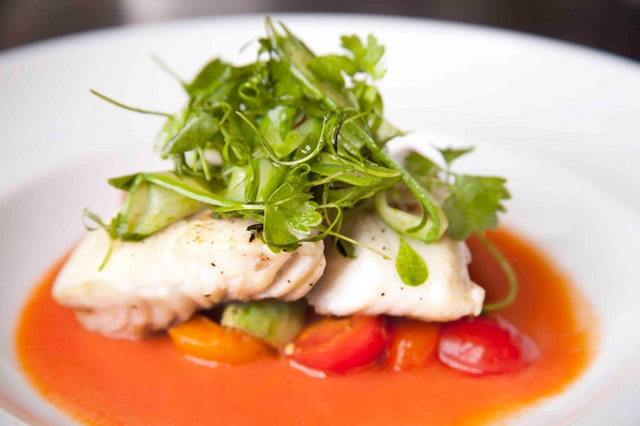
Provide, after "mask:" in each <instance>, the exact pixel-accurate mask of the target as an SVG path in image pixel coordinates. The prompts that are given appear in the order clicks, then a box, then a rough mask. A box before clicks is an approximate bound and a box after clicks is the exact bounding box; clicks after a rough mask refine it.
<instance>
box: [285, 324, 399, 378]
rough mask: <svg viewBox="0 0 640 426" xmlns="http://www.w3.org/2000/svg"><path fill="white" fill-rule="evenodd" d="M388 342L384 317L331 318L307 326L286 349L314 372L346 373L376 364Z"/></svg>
mask: <svg viewBox="0 0 640 426" xmlns="http://www.w3.org/2000/svg"><path fill="white" fill-rule="evenodd" d="M386 341H387V332H386V327H385V324H384V322H383V321H382V319H381V318H380V317H369V316H354V317H348V318H330V317H327V318H323V319H322V320H320V321H318V322H316V323H313V324H311V325H310V326H308V327H306V328H305V329H304V330H303V331H302V333H300V335H298V337H297V338H296V339H295V340H294V341H293V342H292V343H290V344H289V345H287V347H285V354H286V355H287V356H288V357H289V358H290V359H291V360H293V361H294V362H296V363H297V364H300V365H302V366H304V367H307V368H310V369H314V370H320V371H324V372H333V373H343V372H345V371H348V370H351V369H354V368H357V367H362V366H364V365H368V364H370V363H372V362H373V361H375V360H376V358H378V356H379V355H380V354H381V353H382V352H383V351H384V349H385V346H386Z"/></svg>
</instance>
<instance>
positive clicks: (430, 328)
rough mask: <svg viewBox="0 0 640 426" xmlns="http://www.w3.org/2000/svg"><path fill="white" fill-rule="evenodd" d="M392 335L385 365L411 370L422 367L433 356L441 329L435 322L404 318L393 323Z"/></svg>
mask: <svg viewBox="0 0 640 426" xmlns="http://www.w3.org/2000/svg"><path fill="white" fill-rule="evenodd" d="M390 336H391V340H390V342H389V347H388V348H387V357H386V360H385V367H386V368H389V369H391V370H394V371H411V370H416V369H419V368H422V367H423V366H424V365H425V364H426V363H427V362H428V361H429V359H431V358H432V356H433V354H434V352H435V351H436V348H437V346H438V339H439V337H440V329H439V327H438V326H437V325H436V324H434V323H429V322H423V321H418V320H411V319H404V318H402V319H399V320H396V321H394V322H393V323H392V324H391V328H390ZM433 358H434V359H435V357H433Z"/></svg>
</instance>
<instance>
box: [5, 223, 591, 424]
mask: <svg viewBox="0 0 640 426" xmlns="http://www.w3.org/2000/svg"><path fill="white" fill-rule="evenodd" d="M491 238H492V240H493V241H494V242H495V243H496V244H497V245H498V247H499V248H500V249H501V250H502V251H503V253H505V255H506V256H507V257H508V259H509V260H510V262H511V263H512V265H513V267H514V269H515V271H516V273H517V275H518V277H519V280H520V292H519V295H518V298H517V300H516V302H515V303H514V304H513V305H511V306H510V307H509V308H507V309H504V310H503V311H501V312H500V313H501V315H503V316H504V317H505V318H507V319H508V320H510V321H511V322H512V323H513V324H514V325H516V326H517V327H519V328H520V329H521V330H523V331H524V332H526V333H528V334H529V335H530V336H531V337H532V338H533V339H534V340H535V341H536V343H537V344H538V346H539V349H540V351H541V356H540V358H538V359H537V360H536V361H535V362H534V363H533V364H532V365H530V366H529V367H527V368H525V369H524V370H522V371H519V372H517V373H513V374H504V375H495V376H480V377H476V376H470V375H467V374H464V373H460V372H457V371H454V370H452V369H449V368H447V367H445V366H444V365H442V364H440V363H439V362H438V361H437V360H435V359H434V361H433V362H432V363H430V364H429V365H427V366H425V367H424V368H423V369H421V370H419V371H410V372H393V371H389V370H383V369H375V368H372V369H369V370H365V371H358V372H355V373H351V374H346V375H343V376H335V377H330V378H326V379H318V378H312V377H309V376H307V375H306V374H304V373H303V372H301V371H299V370H297V369H294V368H292V367H291V366H290V365H289V364H288V363H287V362H286V361H285V360H284V359H282V358H274V359H266V360H263V361H259V362H256V363H253V364H249V365H245V366H237V367H211V366H205V365H199V364H196V363H194V362H193V361H190V360H188V359H185V358H184V357H183V356H182V355H180V353H179V352H178V351H177V350H176V349H175V348H174V347H173V346H172V344H171V342H170V341H169V339H168V338H162V337H161V338H155V339H151V340H145V341H139V342H131V341H125V340H112V339H108V338H105V337H102V336H101V335H99V334H97V333H92V332H89V331H86V330H85V329H83V328H82V327H81V326H80V325H79V324H78V322H77V321H76V319H75V317H74V314H73V312H72V311H71V310H69V309H65V308H62V307H60V306H58V305H57V304H56V303H55V302H54V301H53V300H52V299H51V296H50V290H51V285H52V281H53V280H54V278H55V276H56V273H57V272H58V270H59V269H60V266H61V265H62V263H63V262H62V261H61V262H60V264H58V265H56V266H55V267H54V268H53V269H52V270H51V271H50V272H49V273H48V274H47V275H46V276H45V277H44V278H43V280H42V283H41V284H40V285H39V286H38V287H37V289H36V290H35V292H34V293H33V295H32V296H31V298H30V299H29V301H28V303H27V305H26V306H25V308H24V311H23V314H22V317H21V318H20V322H19V326H18V330H17V351H18V356H19V359H20V362H21V364H22V367H23V369H24V372H25V374H26V375H27V376H28V377H29V379H30V380H31V382H32V383H33V385H34V386H35V387H36V388H37V389H38V390H39V391H40V393H41V394H42V395H43V396H44V397H45V398H46V399H47V400H49V401H50V402H52V403H53V404H54V405H56V406H57V407H59V408H60V409H61V410H63V411H64V412H66V413H67V414H68V415H69V416H71V417H73V418H74V419H77V420H78V421H80V422H83V423H87V424H95V425H150V424H167V425H168V424H171V425H189V426H197V425H205V424H213V423H215V424H234V425H245V424H246V425H255V424H303V423H304V424H306V425H315V424H318V425H320V424H336V423H339V424H371V425H373V424H403V425H412V424H416V425H423V424H438V425H445V424H469V425H471V424H473V425H476V424H479V423H484V422H490V421H495V420H497V419H501V418H504V417H508V416H509V415H513V414H517V413H518V412H520V411H521V410H523V409H526V407H529V406H531V405H533V404H534V403H535V402H536V401H539V400H541V399H542V398H545V397H549V396H553V395H557V394H559V393H560V392H562V391H563V389H565V388H566V387H567V385H568V384H570V383H571V381H572V380H574V379H576V377H578V375H579V374H580V373H581V372H582V371H583V370H584V369H585V368H586V366H587V364H588V361H589V359H590V358H591V356H592V354H593V347H594V340H595V337H596V334H597V332H596V330H595V328H596V324H597V322H596V320H595V319H594V317H593V315H592V313H591V311H590V309H589V307H588V306H587V304H586V302H585V301H584V300H582V299H581V298H580V297H579V295H577V294H576V293H575V291H574V289H573V288H572V286H571V283H570V282H569V281H568V279H567V277H566V276H564V275H563V274H562V273H560V272H559V271H558V270H557V269H556V268H555V267H554V266H553V264H552V262H549V260H548V259H546V258H545V256H544V255H543V254H542V253H540V251H539V250H537V249H536V248H535V247H532V246H531V245H530V244H529V243H527V242H526V241H524V240H522V239H521V238H520V237H518V236H516V235H514V234H513V233H510V232H507V231H504V230H501V231H499V232H497V233H494V234H492V235H491ZM470 247H471V249H472V252H473V256H474V261H473V263H472V265H471V274H472V277H473V278H474V280H476V282H478V283H479V284H481V285H482V286H484V287H485V288H486V289H487V295H488V300H492V299H496V298H499V297H500V292H501V290H502V289H504V287H505V282H504V278H503V277H502V274H501V272H500V270H499V269H498V267H497V266H496V265H495V263H494V262H493V261H492V259H491V258H490V257H489V256H488V255H487V254H486V253H485V252H484V251H483V250H482V248H481V246H480V245H479V244H478V243H477V242H475V241H470Z"/></svg>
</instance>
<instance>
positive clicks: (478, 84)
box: [0, 15, 640, 425]
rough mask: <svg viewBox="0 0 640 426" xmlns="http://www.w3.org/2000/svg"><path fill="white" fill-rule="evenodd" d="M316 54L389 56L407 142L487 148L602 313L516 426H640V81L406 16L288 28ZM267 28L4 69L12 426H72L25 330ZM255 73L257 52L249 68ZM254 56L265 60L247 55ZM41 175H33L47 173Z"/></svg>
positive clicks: (536, 237)
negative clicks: (208, 80) (140, 110)
mask: <svg viewBox="0 0 640 426" xmlns="http://www.w3.org/2000/svg"><path fill="white" fill-rule="evenodd" d="M278 18H281V19H282V20H283V21H284V22H285V23H286V24H287V25H288V26H289V27H290V28H291V29H292V30H293V31H294V32H296V33H297V34H298V35H300V36H301V37H302V38H303V39H304V40H306V41H307V42H308V44H309V45H310V46H311V47H312V48H313V49H315V50H316V51H318V52H326V51H329V50H335V49H336V48H337V47H338V45H339V36H340V35H341V34H343V33H358V34H360V35H366V34H368V33H375V35H376V36H377V37H378V39H379V40H380V41H381V42H382V43H383V44H385V45H386V47H387V56H386V63H387V67H388V73H387V76H386V78H385V79H384V80H383V82H382V84H381V89H382V92H383V95H384V97H385V100H386V105H387V111H388V116H389V118H390V119H391V120H392V121H393V122H394V123H396V124H397V125H399V126H400V127H402V128H405V129H412V130H415V133H414V134H412V135H411V136H410V137H409V139H408V141H407V142H405V143H416V142H418V141H419V142H422V143H424V142H425V141H428V142H429V143H431V142H433V143H435V144H437V145H440V146H446V145H449V144H456V145H468V144H474V145H476V146H477V150H476V153H475V154H474V155H473V156H472V157H471V158H469V160H465V162H464V164H462V163H461V164H460V166H461V167H466V168H467V169H473V170H474V171H478V170H481V171H483V172H488V173H492V174H500V175H504V176H506V177H508V178H509V180H510V188H511V190H512V192H513V194H514V197H515V198H514V200H513V201H511V202H509V204H508V207H509V214H508V215H507V216H506V217H505V218H504V219H505V222H507V223H509V224H510V225H511V226H513V227H515V228H516V229H517V230H518V231H519V232H521V233H523V234H525V235H526V236H528V237H529V238H530V239H531V240H533V241H534V242H536V243H537V244H539V245H540V246H542V247H543V248H544V250H545V251H546V252H547V253H548V254H550V255H551V256H552V257H553V258H555V259H556V261H557V263H558V264H559V265H560V267H561V268H562V269H563V270H564V271H566V272H567V273H568V274H569V275H570V276H571V277H572V278H573V280H574V281H575V282H576V283H578V285H579V286H580V288H581V290H582V292H583V293H584V294H585V295H586V297H587V298H588V299H589V300H591V301H592V303H593V304H594V305H595V306H596V311H597V315H598V316H599V318H600V320H601V335H602V341H601V344H600V349H599V352H598V355H597V357H596V359H595V360H594V362H593V364H592V365H591V367H590V368H589V370H588V371H587V372H586V374H585V375H584V376H583V377H581V378H580V379H579V380H578V381H577V382H576V383H575V384H574V385H573V386H572V387H571V388H570V389H569V390H567V392H565V393H564V394H562V395H561V396H559V397H557V398H553V399H551V400H549V401H546V402H544V403H542V404H539V405H538V406H536V407H533V408H532V409H531V410H529V411H527V412H526V413H524V414H523V415H522V416H521V417H519V419H518V421H517V423H522V424H532V425H533V424H550V423H556V424H557V423H562V422H564V423H568V422H577V423H582V424H594V423H596V424H598V423H599V424H602V423H608V424H610V423H616V424H638V423H640V406H639V405H638V404H637V403H636V401H637V400H638V398H640V321H639V320H640V268H639V267H638V259H639V258H640V250H639V249H638V241H640V223H639V221H638V212H640V189H639V188H640V173H639V172H638V171H637V170H636V163H637V162H638V160H640V143H638V142H640V141H639V140H638V137H639V135H640V119H638V117H640V67H639V66H638V65H637V64H635V63H632V62H630V61H625V60H622V59H618V58H615V57H612V56H608V55H604V54H599V53H597V52H593V51H589V50H585V49H581V48H577V47H574V46H570V45H563V44H559V43H555V42H551V41H548V40H545V39H538V38H532V37H528V36H522V35H518V34H514V33H509V32H503V31H494V30H487V29H482V28H477V27H472V26H464V25H452V24H444V23H439V22H433V21H428V20H412V19H400V18H382V17H363V16H352V15H349V16H346V15H343V16H335V15H307V16H300V15H290V16H280V17H278ZM262 34H263V17H260V16H248V17H247V16H236V17H225V18H215V19H203V20H191V21H186V22H180V23H174V24H167V25H156V26H150V27H141V28H128V29H119V30H113V31H103V32H96V33H91V34H87V35H81V36H73V37H68V38H64V39H60V40H57V41H52V42H45V43H40V44H36V45H32V46H29V47H26V48H22V49H17V50H13V51H9V52H6V53H4V54H2V55H0V137H1V138H2V142H1V143H2V144H3V153H2V156H0V166H1V167H0V182H2V183H1V185H2V190H0V408H1V409H0V423H2V422H3V421H4V422H6V423H7V424H13V423H18V422H19V420H17V419H20V420H22V421H24V422H27V423H29V424H67V423H68V422H69V421H68V419H66V417H65V416H64V415H62V414H60V413H58V412H57V411H56V410H55V409H54V408H52V407H50V406H49V405H47V404H46V403H44V402H43V401H42V400H41V399H40V398H39V397H38V395H37V394H36V393H35V392H33V391H32V390H31V389H30V388H29V386H28V384H27V383H26V382H25V380H24V379H23V378H22V376H21V375H20V372H19V370H18V369H17V367H16V359H15V355H14V352H13V351H14V349H13V339H14V327H15V320H16V316H17V315H18V312H19V311H20V308H21V306H22V304H23V302H24V300H25V298H26V297H27V295H28V293H29V291H30V289H31V288H32V287H33V285H34V284H35V283H36V281H37V279H38V278H39V277H40V276H41V275H42V274H43V272H44V271H45V270H46V269H47V268H48V267H49V266H50V265H51V264H52V263H53V262H54V261H55V260H56V259H57V258H58V257H59V256H61V255H62V253H64V251H65V250H66V249H67V248H69V247H70V246H71V244H72V243H73V242H74V241H75V240H76V239H77V238H78V237H79V236H80V235H81V233H82V232H83V231H82V225H81V223H80V211H81V210H82V209H83V208H84V207H86V206H91V207H92V209H93V210H96V211H98V212H101V213H104V214H107V213H109V211H110V210H111V209H112V208H113V206H114V205H115V204H116V202H117V200H116V199H115V198H114V197H115V195H114V193H113V192H112V191H110V189H109V188H108V187H107V185H106V184H105V178H106V177H108V176H113V175H119V174H122V173H126V172H129V171H133V170H134V169H137V168H140V167H142V166H143V165H144V166H148V165H151V164H153V163H154V157H153V154H152V152H151V141H152V138H153V136H154V134H155V132H156V130H157V129H158V127H159V126H160V125H161V124H162V120H161V119H159V118H157V117H152V116H144V115H138V114H135V113H130V112H126V111H122V110H118V109H116V108H114V107H112V106H111V105H108V104H106V103H105V102H102V101H100V100H98V99H97V98H95V97H93V96H92V95H90V94H89V89H90V88H94V89H97V90H99V91H101V92H103V93H106V94H109V95H110V96H112V97H114V98H116V99H119V100H122V101H124V102H125V103H128V104H131V105H135V106H140V107H144V108H150V109H155V110H161V111H168V112H173V111H175V110H177V109H178V108H179V107H180V106H181V105H182V102H183V101H184V99H185V98H184V96H183V95H182V92H181V89H180V86H179V84H177V83H176V82H175V81H174V80H173V79H172V78H171V77H169V76H168V75H167V74H166V73H164V72H163V71H162V70H161V69H160V68H159V67H158V66H157V65H156V64H155V63H154V61H153V60H152V55H154V54H155V55H157V56H159V57H160V58H161V59H162V60H163V61H164V62H166V63H167V64H170V66H171V67H172V68H173V70H174V71H175V72H176V73H177V74H179V75H181V76H183V77H184V78H185V79H189V78H191V77H192V76H193V75H194V73H195V72H196V71H197V70H198V69H199V67H200V66H201V65H203V64H204V63H205V62H206V61H207V60H208V59H209V58H210V57H212V56H214V55H219V54H222V55H224V56H226V57H228V58H237V57H238V51H239V50H240V49H241V48H242V47H243V45H244V44H245V43H246V41H247V40H250V39H251V38H252V37H258V36H260V35H262ZM245 59H247V56H245ZM248 59H251V55H249V56H248ZM34 176H35V177H34Z"/></svg>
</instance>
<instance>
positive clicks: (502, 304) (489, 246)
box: [475, 232, 518, 312]
mask: <svg viewBox="0 0 640 426" xmlns="http://www.w3.org/2000/svg"><path fill="white" fill-rule="evenodd" d="M475 235H476V237H477V238H478V240H480V243H481V244H482V246H483V247H484V248H485V249H486V250H487V251H488V252H489V254H490V255H491V257H493V258H494V259H495V260H496V262H498V266H500V269H502V272H503V273H504V275H505V277H506V278H507V284H508V287H509V290H508V292H507V295H506V296H505V297H504V298H503V299H502V300H499V301H497V302H493V303H488V304H486V305H484V307H483V310H484V311H485V312H486V311H495V310H498V309H502V308H506V307H507V306H509V305H510V304H511V303H513V301H514V300H515V299H516V296H517V294H518V278H517V277H516V273H515V271H514V270H513V268H512V267H511V264H510V263H509V261H508V260H507V259H506V258H505V257H504V255H503V254H502V253H501V252H500V250H498V248H497V247H496V246H495V245H494V244H493V243H492V242H491V240H490V239H489V238H487V237H486V236H485V235H484V234H483V233H480V232H476V233H475Z"/></svg>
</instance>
